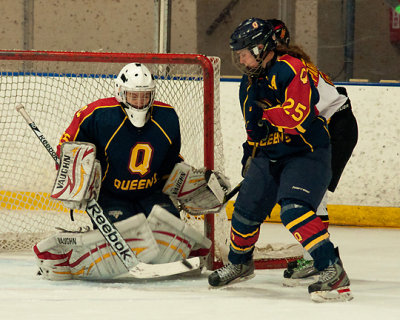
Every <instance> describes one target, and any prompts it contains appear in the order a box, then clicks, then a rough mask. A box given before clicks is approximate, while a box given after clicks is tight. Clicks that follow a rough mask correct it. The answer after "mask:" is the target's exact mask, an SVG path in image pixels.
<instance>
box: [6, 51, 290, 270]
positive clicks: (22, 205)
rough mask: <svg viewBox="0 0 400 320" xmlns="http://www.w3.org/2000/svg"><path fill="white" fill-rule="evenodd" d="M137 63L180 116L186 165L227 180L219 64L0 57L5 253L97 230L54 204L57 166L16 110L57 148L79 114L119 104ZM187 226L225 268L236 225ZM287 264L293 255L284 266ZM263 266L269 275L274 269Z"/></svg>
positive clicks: (162, 57) (198, 222)
mask: <svg viewBox="0 0 400 320" xmlns="http://www.w3.org/2000/svg"><path fill="white" fill-rule="evenodd" d="M131 62H140V63H144V64H146V66H147V67H148V68H149V69H150V71H151V72H152V73H153V75H154V77H155V81H156V98H155V99H156V100H159V101H162V102H165V103H168V104H170V105H172V106H173V107H174V108H175V110H176V112H177V114H178V116H179V120H180V126H181V135H182V148H181V155H182V156H183V157H184V159H185V162H187V163H189V164H190V165H192V166H194V167H196V168H201V167H206V168H208V169H216V170H218V171H221V172H223V169H224V157H223V143H222V132H221V122H220V110H219V83H220V81H219V77H220V59H219V58H217V57H206V56H203V55H196V54H153V53H93V52H54V51H52V52H47V51H8V50H0V72H1V75H0V92H1V93H0V94H1V100H0V104H1V105H0V111H1V116H0V168H1V169H0V252H1V251H21V250H30V249H31V248H32V246H33V245H34V244H35V243H37V242H38V241H39V240H41V239H44V238H46V237H48V236H49V235H51V234H52V233H54V232H57V230H56V228H62V229H67V230H78V229H79V228H80V227H85V226H88V225H89V226H91V225H92V224H91V222H90V219H89V217H88V216H87V215H86V213H84V212H76V213H75V214H74V221H71V218H70V215H69V211H68V210H67V209H65V208H64V207H62V205H61V204H60V203H59V202H57V201H54V200H52V199H50V197H49V193H50V191H51V188H52V186H53V183H54V179H55V176H56V170H55V168H54V160H53V159H52V158H51V157H50V156H49V155H48V153H47V151H46V150H45V148H44V147H43V146H41V144H40V142H39V141H38V140H37V137H35V135H34V134H33V133H32V132H31V131H30V128H29V127H28V126H27V124H26V123H25V121H24V119H23V118H22V117H21V116H20V115H19V114H18V112H17V111H16V110H15V107H16V105H18V104H23V105H24V106H25V108H26V109H27V111H28V113H29V114H30V115H31V117H32V119H33V121H34V122H35V123H36V124H37V126H38V127H39V129H40V130H41V131H42V132H43V134H44V135H45V137H46V139H47V140H48V141H49V143H50V144H51V145H52V146H53V147H55V146H56V145H57V143H58V141H59V139H60V137H61V135H62V133H63V132H64V130H65V129H66V128H67V127H68V125H69V124H70V122H71V120H72V117H73V115H74V113H75V112H76V111H77V110H78V109H79V108H81V107H83V106H85V105H87V104H89V103H91V102H93V101H96V100H97V99H101V98H106V97H112V96H114V84H113V79H114V78H115V77H116V75H117V74H118V73H119V71H120V70H121V68H122V67H123V66H124V65H126V64H128V63H131ZM182 218H183V219H185V220H186V221H187V222H188V223H189V224H191V225H192V226H194V227H195V228H196V229H197V230H200V231H202V232H204V234H205V235H206V236H207V237H208V238H210V239H211V240H212V242H213V246H212V248H211V253H210V258H209V261H208V268H209V269H215V268H216V267H219V266H220V265H221V261H224V262H226V257H227V252H228V247H229V231H230V223H229V222H228V220H227V218H226V213H225V210H222V211H221V212H220V213H219V214H217V215H207V216H206V217H205V218H204V217H198V218H194V217H192V216H190V217H189V216H187V215H186V214H183V213H182ZM280 254H282V252H281V253H280ZM291 255H292V256H293V254H291ZM268 260H269V259H268ZM287 260H288V259H287V255H286V256H285V258H284V259H283V260H282V259H281V260H280V261H281V262H282V261H283V262H284V263H285V262H286V261H287ZM259 266H264V267H269V263H267V265H259ZM272 267H273V266H272Z"/></svg>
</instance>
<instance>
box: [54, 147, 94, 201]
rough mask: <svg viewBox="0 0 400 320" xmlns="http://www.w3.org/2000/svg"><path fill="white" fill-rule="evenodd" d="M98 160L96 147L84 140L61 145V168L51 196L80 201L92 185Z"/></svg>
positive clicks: (58, 198)
mask: <svg viewBox="0 0 400 320" xmlns="http://www.w3.org/2000/svg"><path fill="white" fill-rule="evenodd" d="M95 160H96V147H95V146H94V145H93V144H90V143H84V142H65V143H63V144H62V145H61V157H60V168H59V170H58V173H57V178H56V181H55V183H54V186H53V191H52V193H51V197H52V198H54V199H57V200H63V201H76V202H80V201H82V199H84V196H85V194H86V191H87V189H88V187H89V185H90V181H91V175H92V173H93V170H94V163H95Z"/></svg>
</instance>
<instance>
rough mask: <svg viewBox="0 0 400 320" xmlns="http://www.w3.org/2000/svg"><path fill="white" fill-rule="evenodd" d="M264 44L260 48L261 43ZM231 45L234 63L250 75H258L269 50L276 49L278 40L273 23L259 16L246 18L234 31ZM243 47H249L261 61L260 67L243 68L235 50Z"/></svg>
mask: <svg viewBox="0 0 400 320" xmlns="http://www.w3.org/2000/svg"><path fill="white" fill-rule="evenodd" d="M260 44H261V45H263V48H262V49H260V48H259V45H260ZM229 45H230V47H231V49H232V58H233V63H234V64H235V65H236V66H237V67H238V68H239V70H241V71H242V72H244V73H246V74H248V75H256V74H257V73H259V71H260V65H261V62H262V60H263V59H264V58H265V57H266V55H267V54H268V52H270V51H271V50H273V49H275V47H276V40H275V33H274V28H273V26H272V24H271V23H270V22H268V21H266V20H263V19H259V18H250V19H247V20H244V21H243V22H242V23H241V24H239V26H238V27H237V28H236V29H235V31H234V32H233V33H232V35H231V38H230V42H229ZM241 49H248V50H249V51H250V52H251V54H252V55H253V56H254V57H255V58H256V60H257V61H258V62H259V67H258V68H257V70H256V69H253V70H250V69H248V68H243V66H241V65H240V63H238V61H237V55H235V51H238V50H241Z"/></svg>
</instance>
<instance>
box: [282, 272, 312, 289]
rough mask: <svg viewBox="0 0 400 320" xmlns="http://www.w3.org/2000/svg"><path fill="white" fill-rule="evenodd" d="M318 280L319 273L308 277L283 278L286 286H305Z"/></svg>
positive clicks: (283, 283)
mask: <svg viewBox="0 0 400 320" xmlns="http://www.w3.org/2000/svg"><path fill="white" fill-rule="evenodd" d="M317 281H318V275H315V276H311V277H307V278H299V279H292V278H283V281H282V285H283V286H284V287H305V286H309V285H310V284H313V283H315V282H317Z"/></svg>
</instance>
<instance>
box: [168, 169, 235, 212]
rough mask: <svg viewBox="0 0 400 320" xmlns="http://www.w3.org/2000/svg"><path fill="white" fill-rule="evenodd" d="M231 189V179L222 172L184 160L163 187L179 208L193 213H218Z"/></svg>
mask: <svg viewBox="0 0 400 320" xmlns="http://www.w3.org/2000/svg"><path fill="white" fill-rule="evenodd" d="M229 190H230V183H229V180H228V178H227V177H225V176H224V175H223V174H222V173H219V172H216V171H212V170H206V169H195V168H193V167H192V166H190V165H188V164H186V163H183V162H181V163H177V164H176V165H175V167H174V169H173V170H172V172H171V174H170V176H169V178H168V180H167V182H166V183H165V185H164V188H163V192H164V193H165V194H167V195H168V196H169V197H170V198H171V200H172V201H173V202H174V203H175V204H176V206H177V208H178V209H179V210H183V211H185V212H187V213H189V214H191V215H201V214H208V213H217V212H218V211H219V210H221V208H222V206H223V205H224V204H225V196H226V194H227V192H229Z"/></svg>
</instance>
